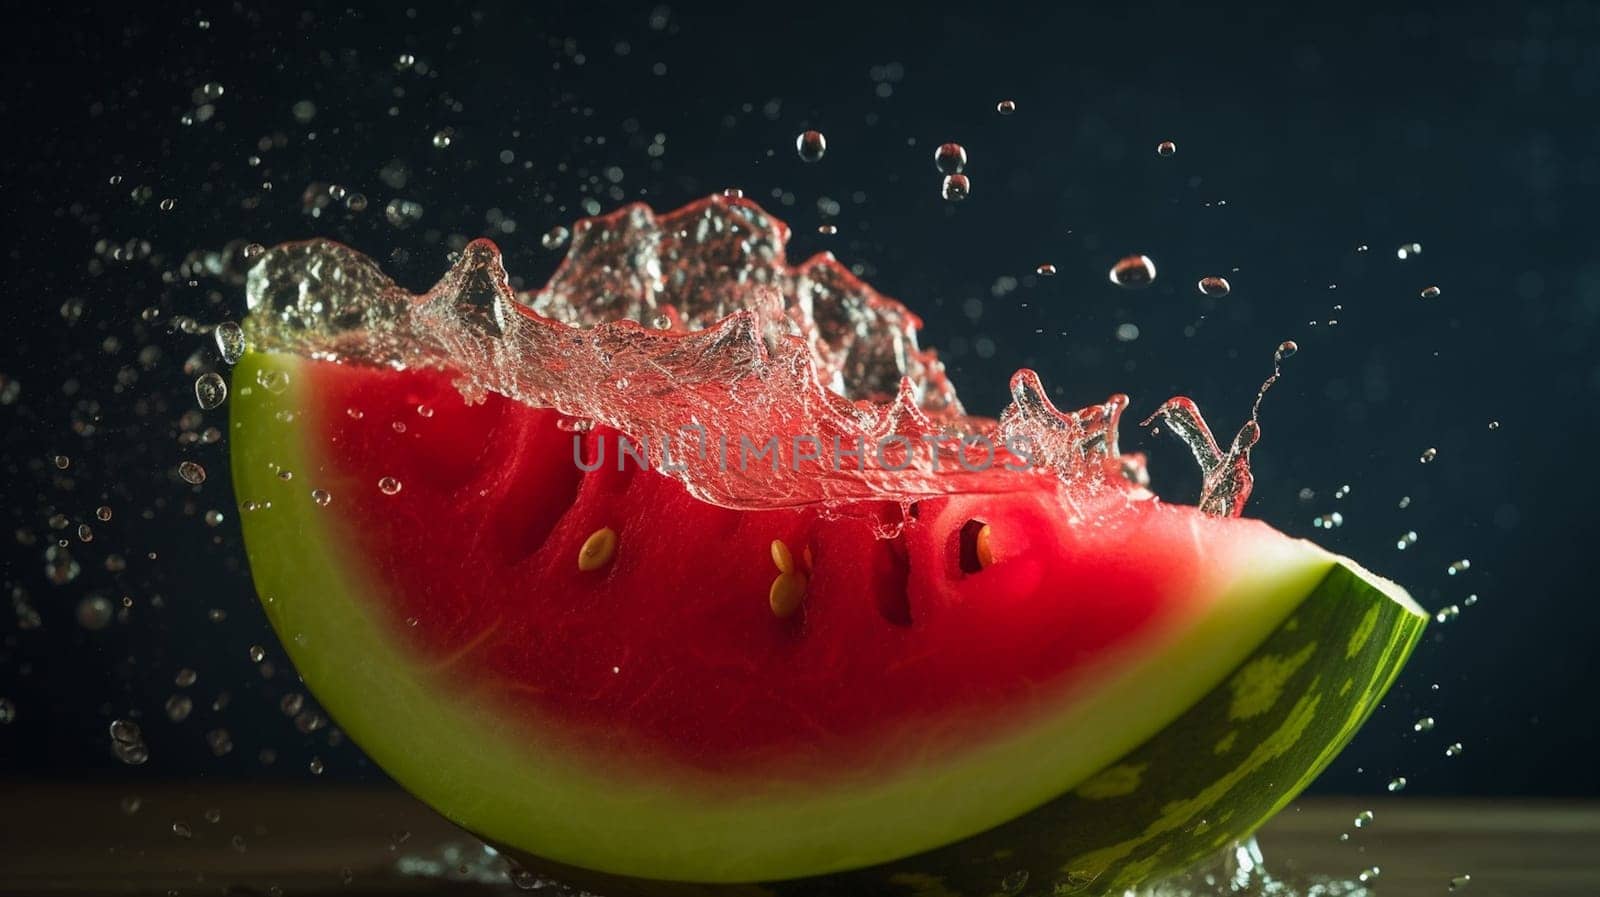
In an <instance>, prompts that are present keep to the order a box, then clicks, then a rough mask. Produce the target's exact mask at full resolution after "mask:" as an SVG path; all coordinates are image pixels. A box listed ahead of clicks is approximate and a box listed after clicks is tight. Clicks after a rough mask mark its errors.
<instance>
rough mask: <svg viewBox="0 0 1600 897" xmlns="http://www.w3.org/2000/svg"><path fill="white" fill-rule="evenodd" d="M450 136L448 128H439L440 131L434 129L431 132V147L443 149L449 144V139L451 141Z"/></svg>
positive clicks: (451, 134) (451, 133) (451, 135)
mask: <svg viewBox="0 0 1600 897" xmlns="http://www.w3.org/2000/svg"><path fill="white" fill-rule="evenodd" d="M452 137H453V132H452V131H451V130H450V129H449V128H445V129H444V130H441V131H434V132H433V148H434V149H444V148H445V147H448V146H449V145H450V141H451V139H452Z"/></svg>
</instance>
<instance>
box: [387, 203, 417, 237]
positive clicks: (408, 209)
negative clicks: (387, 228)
mask: <svg viewBox="0 0 1600 897" xmlns="http://www.w3.org/2000/svg"><path fill="white" fill-rule="evenodd" d="M383 217H384V219H385V220H387V221H388V222H389V223H390V224H391V225H393V226H395V227H396V228H399V229H401V230H404V229H405V228H408V227H410V226H411V225H413V224H416V223H417V221H419V220H420V219H421V218H422V205H421V203H417V202H413V201H411V200H409V199H391V200H389V204H388V205H386V206H384V207H383Z"/></svg>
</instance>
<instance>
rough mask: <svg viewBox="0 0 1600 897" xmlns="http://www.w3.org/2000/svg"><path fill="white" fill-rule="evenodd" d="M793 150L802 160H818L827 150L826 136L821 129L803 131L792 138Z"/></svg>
mask: <svg viewBox="0 0 1600 897" xmlns="http://www.w3.org/2000/svg"><path fill="white" fill-rule="evenodd" d="M794 151H795V152H796V153H797V154H799V156H800V161H802V162H818V161H821V160H822V157H823V155H824V154H825V153H827V151H828V138H826V137H824V136H822V132H821V131H805V132H803V133H801V134H800V136H798V137H796V138H795V139H794Z"/></svg>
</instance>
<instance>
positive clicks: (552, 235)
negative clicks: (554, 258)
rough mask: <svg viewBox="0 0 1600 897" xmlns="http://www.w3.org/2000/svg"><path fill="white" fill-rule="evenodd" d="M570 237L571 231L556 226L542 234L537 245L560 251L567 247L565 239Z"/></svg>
mask: <svg viewBox="0 0 1600 897" xmlns="http://www.w3.org/2000/svg"><path fill="white" fill-rule="evenodd" d="M571 236H572V232H571V231H569V230H567V229H566V228H564V227H562V226H561V225H559V224H558V225H556V226H555V227H552V228H550V229H549V230H547V231H545V232H544V236H542V237H540V238H539V245H541V246H543V247H544V248H546V249H560V248H561V247H563V246H565V245H567V238H569V237H571Z"/></svg>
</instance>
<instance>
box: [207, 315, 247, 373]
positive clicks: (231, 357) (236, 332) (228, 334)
mask: <svg viewBox="0 0 1600 897" xmlns="http://www.w3.org/2000/svg"><path fill="white" fill-rule="evenodd" d="M211 335H212V336H213V337H215V338H216V341H217V351H218V352H219V353H221V354H222V360H223V361H225V362H227V363H228V364H238V363H239V359H240V358H243V357H244V329H243V328H241V327H240V326H239V325H238V324H235V323H234V322H232V321H223V322H222V323H221V324H218V325H217V329H215V330H213V331H212V332H211ZM219 379H220V378H219Z"/></svg>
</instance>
